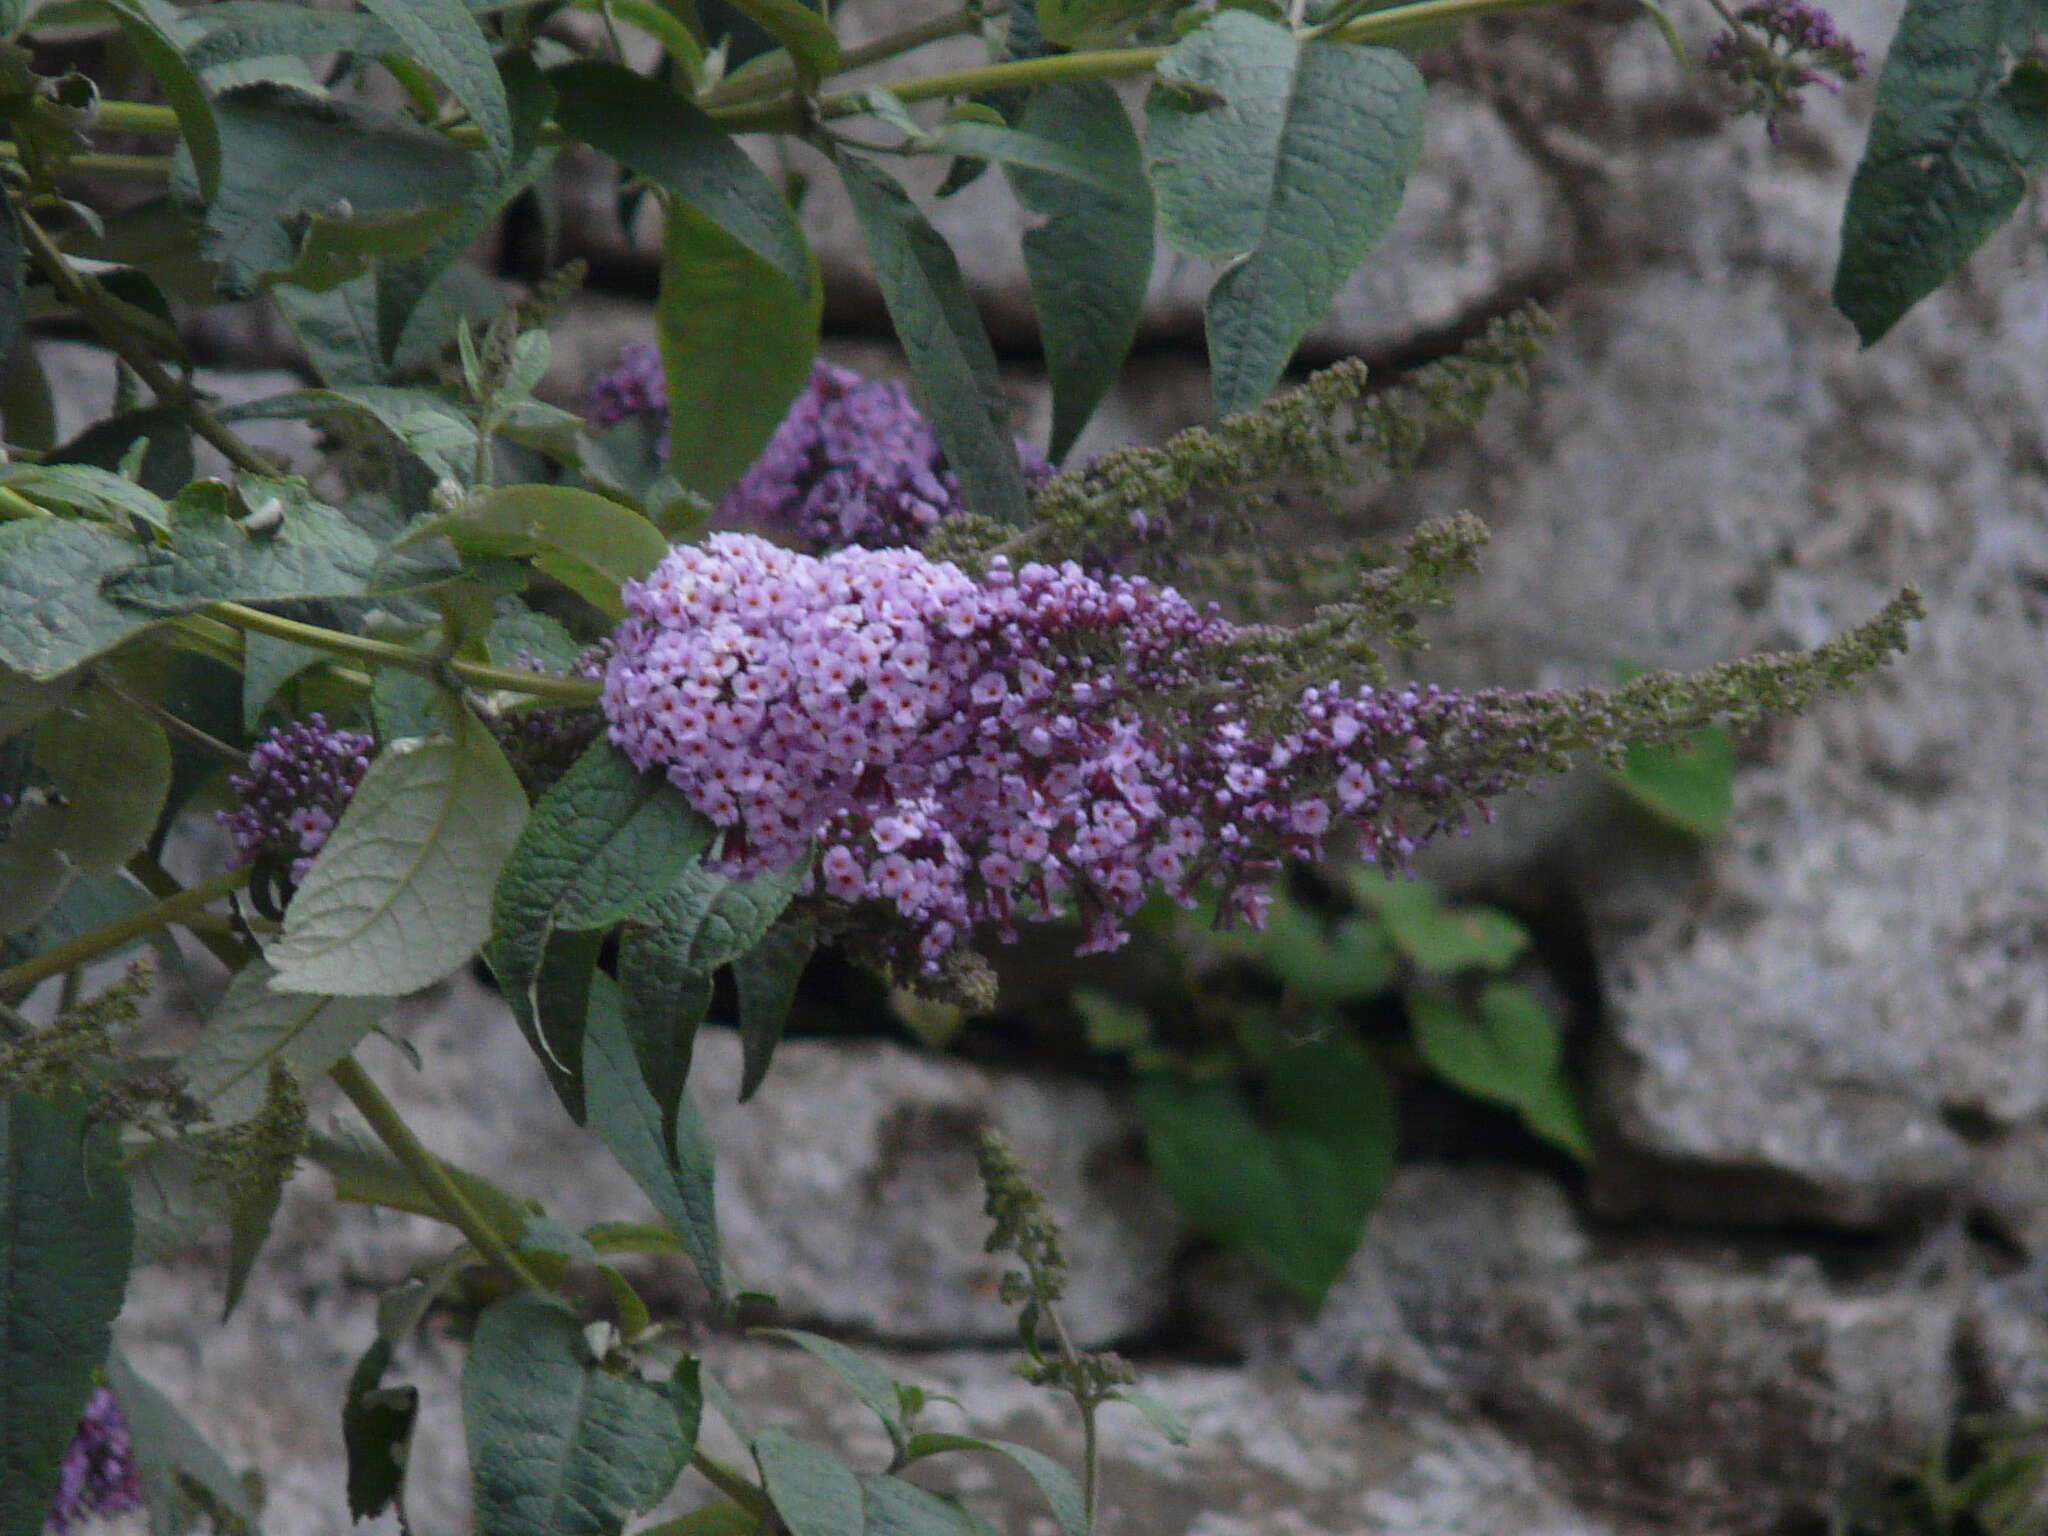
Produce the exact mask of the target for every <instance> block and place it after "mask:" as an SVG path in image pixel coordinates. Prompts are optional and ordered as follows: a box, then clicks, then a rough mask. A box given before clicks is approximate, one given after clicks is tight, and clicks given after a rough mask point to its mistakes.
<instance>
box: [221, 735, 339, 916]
mask: <svg viewBox="0 0 2048 1536" xmlns="http://www.w3.org/2000/svg"><path fill="white" fill-rule="evenodd" d="M376 746H377V744H376V742H375V741H374V740H373V739H372V738H371V737H369V736H366V735H364V734H363V733H362V732H361V731H337V730H334V729H331V728H330V727H329V726H328V724H327V721H326V720H325V718H323V717H322V716H320V715H308V716H307V717H306V718H305V719H304V720H299V721H295V722H294V723H292V724H291V725H283V726H279V727H278V728H277V729H275V730H273V731H272V732H271V733H270V734H269V735H267V736H265V737H264V738H263V740H261V741H259V742H258V743H256V746H255V748H254V750H252V751H251V752H250V753H249V771H248V772H247V773H238V774H234V775H232V776H231V777H230V778H229V779H228V783H229V785H230V786H231V787H232V788H233V789H234V791H235V794H236V796H237V797H238V798H239V799H240V801H241V805H240V806H239V807H238V808H237V809H235V810H232V811H222V812H220V813H219V820H220V823H221V825H222V826H224V827H226V828H227V829H228V833H229V835H230V836H231V837H233V838H234V841H235V857H234V863H235V864H236V865H243V864H254V863H256V862H257V861H258V860H260V859H265V858H270V859H276V860H278V861H280V862H282V863H285V864H288V865H289V866H290V872H291V879H292V883H293V884H294V885H296V884H298V883H299V882H300V881H302V880H304V879H305V878H306V871H307V870H309V869H311V868H312V867H313V856H314V855H315V854H317V853H318V852H319V851H320V849H321V847H322V845H323V844H325V843H326V841H327V835H328V833H330V832H332V831H333V830H334V824H335V823H336V822H337V821H339V820H340V819H341V813H342V811H343V809H345V808H346V807H347V805H348V802H349V799H350V797H351V796H353V795H354V794H355V792H356V786H357V785H358V784H360V783H361V782H362V778H363V774H364V773H365V772H366V771H368V769H369V766H370V754H371V753H372V752H374V751H375V750H376Z"/></svg>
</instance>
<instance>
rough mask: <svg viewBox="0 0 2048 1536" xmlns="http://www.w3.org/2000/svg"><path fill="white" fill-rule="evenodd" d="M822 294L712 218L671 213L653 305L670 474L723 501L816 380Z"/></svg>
mask: <svg viewBox="0 0 2048 1536" xmlns="http://www.w3.org/2000/svg"><path fill="white" fill-rule="evenodd" d="M823 304H824V286H823V284H822V283H821V282H820V280H819V277H818V271H817V265H816V262H815V261H814V260H813V259H812V258H811V257H810V256H809V254H808V253H806V254H805V257H804V269H803V277H802V280H801V281H800V282H798V283H795V284H792V283H790V282H787V281H785V280H784V278H783V276H782V274H781V272H780V271H779V270H778V269H776V268H774V267H771V266H770V265H768V264H767V263H766V262H764V261H763V260H762V259H761V258H760V257H759V256H757V255H755V254H754V252H752V251H750V250H749V249H747V248H746V247H745V246H744V245H742V244H741V243H740V242H739V241H737V240H735V239H734V238H733V237H732V236H731V235H729V234H727V233H726V232H725V231H724V230H722V229H720V228H719V227H718V226H717V225H715V224H714V223H713V222H712V221H711V220H710V219H708V218H706V217H705V216H704V215H703V214H701V213H698V212H697V211H696V210H695V209H693V208H691V207H689V206H687V205H686V204H683V203H676V204H674V205H672V206H671V207H670V209H669V215H668V226H667V234H666V235H665V236H664V244H663V249H662V263H661V292H660V295H659V297H658V298H657V300H656V303H655V310H654V324H655V339H656V341H657V342H659V344H660V347H661V365H662V372H663V374H664V376H665V378H666V380H667V385H668V401H669V416H668V441H669V458H668V466H669V472H670V473H672V474H673V475H675V476H676V478H677V479H678V480H680V481H681V482H682V483H683V484H684V485H686V486H688V487H689V488H690V489H691V490H693V491H696V492H698V493H699V494H700V495H703V496H707V497H715V496H718V495H721V494H722V493H723V492H724V491H725V490H726V489H727V487H729V486H730V485H731V484H732V483H733V481H735V480H737V479H738V478H739V477H740V475H741V473H742V472H743V471H744V470H745V469H746V467H747V466H748V465H749V464H751V463H752V462H753V461H754V459H755V458H756V457H758V456H759V454H760V452H761V450H762V448H764V447H765V446H767V442H768V439H769V437H770V436H771V435H772V434H773V433H774V431H775V429H776V428H777V427H778V426H780V425H781V424H782V418H783V416H784V415H786V414H787V413H788V410H789V404H790V402H791V401H792V400H794V399H795V398H796V395H797V392H798V391H799V390H801V389H802V388H803V386H804V381H805V380H806V379H808V378H809V377H810V371H811V357H812V355H813V354H814V353H815V352H816V351H817V346H818V322H819V316H820V314H821V313H822V309H823Z"/></svg>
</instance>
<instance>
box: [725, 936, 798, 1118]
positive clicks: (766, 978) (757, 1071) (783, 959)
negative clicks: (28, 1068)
mask: <svg viewBox="0 0 2048 1536" xmlns="http://www.w3.org/2000/svg"><path fill="white" fill-rule="evenodd" d="M816 943H817V936H816V934H815V933H814V932H813V931H812V928H811V925H810V923H809V922H808V921H804V922H792V923H784V924H783V925H782V926H780V927H778V928H776V929H775V930H774V931H772V932H771V933H769V935H768V936H767V937H766V938H764V939H763V940H762V941H761V942H760V943H759V944H757V945H755V946H754V947H753V948H752V949H750V950H748V951H747V952H746V953H745V954H744V955H741V956H740V957H739V959H737V960H735V961H734V962H733V967H732V975H733V981H734V982H735V983H736V984H737V985H738V988H739V1002H740V1054H741V1059H742V1062H743V1065H742V1066H741V1069H740V1102H741V1103H743V1104H744V1103H745V1102H746V1101H747V1100H748V1099H751V1098H752V1097H753V1096H754V1095H755V1094H756V1093H757V1092H759V1091H760V1087H761V1084H762V1083H763V1082H764V1081H765V1080H766V1079H767V1076H768V1065H769V1063H770V1062H772V1061H773V1060H774V1059H775V1048H776V1047H777V1046H778V1045H780V1044H781V1043H782V1030H783V1026H784V1025H785V1024H787V1023H788V1022H789V1010H790V1005H791V1004H793V1003H794V1002H795V1001H796V987H797V983H798V981H800V980H801V979H802V978H803V973H804V967H805V966H806V965H808V964H810V961H811V950H812V948H813V947H814V946H815V944H816Z"/></svg>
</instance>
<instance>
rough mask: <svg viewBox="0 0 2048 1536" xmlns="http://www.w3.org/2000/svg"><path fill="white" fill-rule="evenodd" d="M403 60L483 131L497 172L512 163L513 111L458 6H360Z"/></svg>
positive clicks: (390, 2) (454, 1)
mask: <svg viewBox="0 0 2048 1536" xmlns="http://www.w3.org/2000/svg"><path fill="white" fill-rule="evenodd" d="M363 9H364V10H366V11H368V12H369V13H370V14H371V15H373V16H375V17H376V18H377V19H378V20H379V21H381V22H383V23H384V25H385V26H387V27H389V28H390V29H391V31H392V32H393V33H394V34H395V35H396V36H397V38H398V41H399V44H400V46H401V47H402V48H403V49H404V51H405V54H406V56H407V57H408V58H410V59H412V60H413V61H414V62H415V63H417V64H419V65H421V66H422V67H424V68H425V69H427V70H429V71H431V72H432V73H433V75H434V76H435V77H436V78H437V79H438V80H440V82H441V84H442V85H444V86H446V87H447V88H448V94H449V95H451V96H453V97H454V98H455V99H456V100H457V101H459V102H460V103H462V106H463V109H464V110H465V111H467V112H468V113H469V117H470V121H471V122H473V123H475V124H476V125H477V127H478V128H480V129H482V130H483V135H484V144H485V146H486V148H487V149H488V150H489V151H490V157H491V160H492V162H493V163H494V164H495V165H496V166H497V167H498V168H500V169H502V168H503V167H504V166H505V165H507V164H509V163H510V161H511V159H512V111H511V108H510V107H509V106H508V105H507V104H506V101H505V86H504V82H502V81H501V80H500V79H499V78H498V66H497V63H496V61H494V60H493V59H492V57H491V45H490V43H489V41H488V40H487V39H486V38H485V37H484V34H483V29H482V27H480V26H479V25H478V24H477V20H476V18H475V17H474V16H472V15H471V14H470V9H469V7H468V6H466V5H464V4H463V3H462V0H363Z"/></svg>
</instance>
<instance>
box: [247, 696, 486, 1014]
mask: <svg viewBox="0 0 2048 1536" xmlns="http://www.w3.org/2000/svg"><path fill="white" fill-rule="evenodd" d="M525 820H526V795H525V792H524V791H523V790H521V789H520V787H519V778H518V775H517V774H515V773H513V771H512V766H511V764H509V763H507V762H506V761H505V754H504V753H503V752H502V751H501V750H500V749H499V747H498V744H497V742H496V740H495V739H494V738H493V737H492V736H491V733H490V732H489V731H488V730H487V729H486V728H485V727H484V724H483V722H482V721H480V720H478V719H477V718H476V716H475V715H473V714H471V713H470V711H469V709H468V708H467V706H460V707H457V708H456V709H455V711H454V729H453V734H452V735H450V736H447V737H440V738H436V739H433V740H427V741H418V742H402V743H399V744H398V745H396V746H393V747H387V748H386V749H385V750H384V751H383V752H382V753H380V754H379V755H378V757H377V760H376V761H375V762H373V763H372V764H371V765H370V771H369V772H368V773H367V774H365V775H364V776H363V781H362V784H361V785H360V786H359V787H358V788H357V790H356V793H355V798H354V799H352V800H351V801H350V802H349V806H348V809H347V810H346V811H344V812H343V813H342V816H341V821H340V822H339V823H338V824H337V825H336V827H335V829H334V831H333V833H332V834H331V835H330V836H329V838H328V840H327V845H326V846H325V847H324V848H322V849H321V850H320V856H319V857H318V858H317V859H315V860H314V861H313V868H312V869H311V870H310V871H309V872H308V874H307V876H306V880H305V883H304V884H303V885H302V886H300V887H299V891H298V894H297V895H296V896H294V897H293V898H292V903H291V906H290V907H289V908H287V909H286V913H285V925H284V935H283V937H282V938H281V939H279V941H278V942H277V943H276V944H275V945H274V946H272V948H271V950H270V953H269V959H270V963H271V964H272V965H274V966H275V967H276V968H277V976H276V978H275V980H274V981H273V983H272V985H273V986H274V987H275V988H276V989H277V990H279V991H282V992H325V993H329V994H332V995H334V996H337V997H400V996H403V995H404V994H406V993H408V992H415V991H417V990H419V989H420V988H421V987H424V986H426V985H427V984H428V983H430V982H435V981H439V980H440V979H441V978H442V977H443V976H446V975H447V974H448V973H449V972H450V971H452V970H454V969H455V968H456V967H457V966H459V965H461V964H463V963H464V962H465V961H467V960H468V959H469V958H470V957H471V956H472V955H473V954H475V952H476V949H477V946H478V945H479V944H481V943H482V942H483V940H484V936H485V934H486V933H487V932H489V929H490V914H491V890H492V887H493V885H494V884H495V883H496V881H497V878H498V871H499V870H500V869H501V868H502V867H503V865H504V863H505V860H506V857H507V856H508V855H509V854H510V853H511V851H512V845H513V843H514V842H515V840H516V839H517V838H518V836H519V829H520V827H521V825H522V824H523V823H524V822H525Z"/></svg>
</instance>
